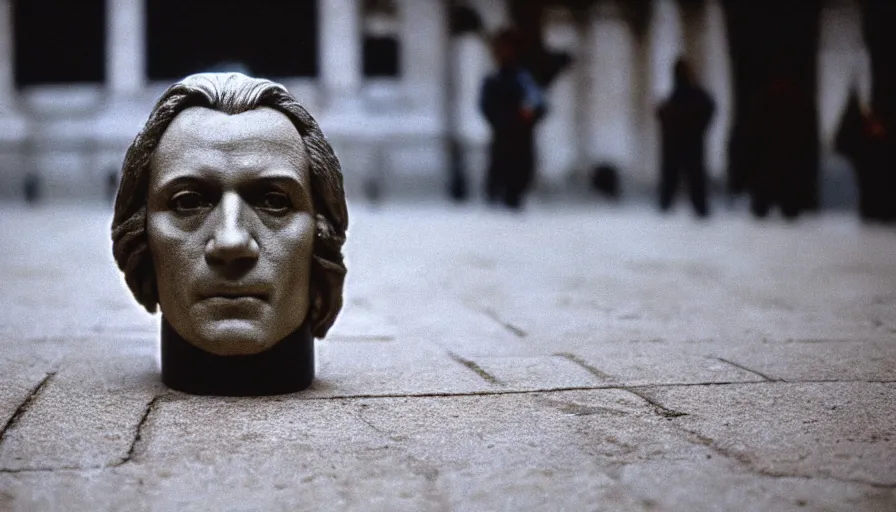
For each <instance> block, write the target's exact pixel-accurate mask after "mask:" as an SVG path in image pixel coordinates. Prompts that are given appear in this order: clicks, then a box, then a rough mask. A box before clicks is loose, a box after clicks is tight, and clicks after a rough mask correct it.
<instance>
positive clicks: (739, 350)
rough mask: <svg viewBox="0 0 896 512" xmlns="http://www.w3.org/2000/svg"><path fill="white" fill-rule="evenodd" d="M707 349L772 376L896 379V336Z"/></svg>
mask: <svg viewBox="0 0 896 512" xmlns="http://www.w3.org/2000/svg"><path fill="white" fill-rule="evenodd" d="M704 350H705V352H706V353H708V354H712V355H714V356H717V357H721V358H723V359H725V360H727V361H731V362H732V363H735V364H739V365H741V366H743V367H745V368H749V369H751V370H753V371H755V372H759V373H761V374H763V375H765V376H767V377H768V378H770V379H777V380H786V381H811V380H831V381H836V380H841V381H850V380H856V381H863V380H864V381H896V336H893V337H888V336H881V337H878V338H873V339H869V340H864V341H856V340H834V339H821V340H787V341H779V342H773V341H768V340H766V341H765V342H758V343H757V342H753V343H740V344H714V345H713V346H707V347H706V348H705V349H704Z"/></svg>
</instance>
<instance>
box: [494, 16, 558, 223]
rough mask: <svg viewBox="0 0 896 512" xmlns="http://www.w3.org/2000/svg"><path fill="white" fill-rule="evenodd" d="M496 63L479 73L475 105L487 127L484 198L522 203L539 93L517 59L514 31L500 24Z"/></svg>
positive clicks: (541, 110)
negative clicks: (488, 152) (487, 71)
mask: <svg viewBox="0 0 896 512" xmlns="http://www.w3.org/2000/svg"><path fill="white" fill-rule="evenodd" d="M492 52H493V55H494V58H495V63H496V64H497V67H498V69H497V70H496V71H495V72H494V73H492V74H491V75H489V76H488V77H486V78H485V80H484V82H483V84H482V90H481V94H480V109H481V111H482V114H483V115H484V116H485V118H486V120H487V121H488V123H489V125H490V127H491V130H492V141H491V147H490V150H491V155H490V161H489V167H488V171H487V174H486V184H485V194H486V198H487V199H488V201H489V202H490V203H497V202H501V203H503V204H504V205H506V206H507V207H509V208H512V209H518V208H520V207H521V206H522V203H523V199H524V196H525V194H526V192H527V191H528V189H529V186H530V185H531V183H532V178H533V176H534V171H535V143H534V129H535V124H536V123H537V122H538V121H539V120H540V119H541V118H542V117H544V114H545V111H546V107H545V102H544V94H543V92H542V90H541V88H540V87H539V86H538V84H537V83H536V82H535V79H534V78H533V77H532V74H531V73H530V72H529V71H528V70H527V69H526V68H524V67H523V66H522V65H521V64H520V38H519V34H518V33H517V32H516V31H514V30H512V29H506V30H503V31H501V32H500V33H499V34H498V35H497V36H496V37H495V38H494V41H493V43H492Z"/></svg>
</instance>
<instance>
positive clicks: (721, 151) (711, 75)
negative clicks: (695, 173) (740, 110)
mask: <svg viewBox="0 0 896 512" xmlns="http://www.w3.org/2000/svg"><path fill="white" fill-rule="evenodd" d="M703 15H704V19H705V21H704V23H703V25H704V26H705V27H706V31H705V34H704V37H703V52H702V53H703V59H704V60H703V66H702V76H701V80H702V83H703V86H704V87H706V89H707V90H708V91H709V93H710V94H711V95H712V97H713V100H715V102H716V114H715V117H714V118H713V120H712V125H711V126H710V127H709V134H708V135H707V141H706V165H707V167H708V169H707V170H708V172H709V174H710V176H712V177H714V178H722V177H723V176H725V169H726V168H727V167H728V135H729V134H730V133H731V120H732V114H731V108H732V97H733V92H732V87H733V84H732V81H731V54H730V53H729V52H728V34H727V28H726V25H725V12H724V10H723V8H722V4H721V2H720V1H719V0H707V3H706V10H705V11H704V13H703Z"/></svg>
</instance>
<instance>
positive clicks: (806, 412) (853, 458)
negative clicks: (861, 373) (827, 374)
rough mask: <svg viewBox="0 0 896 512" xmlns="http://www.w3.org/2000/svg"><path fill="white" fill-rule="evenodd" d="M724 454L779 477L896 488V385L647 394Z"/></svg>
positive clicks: (740, 387)
mask: <svg viewBox="0 0 896 512" xmlns="http://www.w3.org/2000/svg"><path fill="white" fill-rule="evenodd" d="M642 392H644V393H646V394H647V395H649V396H650V397H652V398H653V399H654V400H656V401H657V402H658V403H660V404H662V405H663V406H664V407H667V408H669V409H671V410H674V411H677V412H679V413H683V414H684V415H683V416H681V417H678V418H676V419H675V422H676V424H677V425H679V426H681V428H683V429H684V430H686V431H689V432H692V433H693V434H694V435H695V436H697V438H698V439H699V440H700V442H702V443H704V444H706V445H707V446H709V447H711V448H712V449H713V450H715V451H716V452H717V453H719V454H723V455H725V456H728V457H732V458H734V459H737V460H739V461H741V462H743V463H744V464H746V465H747V466H749V467H750V468H752V469H753V470H754V471H757V472H761V473H763V474H767V475H772V476H790V477H799V478H813V477H822V478H832V479H837V480H841V481H844V482H859V483H863V484H867V485H871V486H875V487H879V488H887V489H894V488H896V422H894V421H893V418H894V404H896V384H879V383H856V382H837V383H799V384H794V383H761V384H736V385H730V386H721V387H717V386H679V387H662V388H655V389H649V390H646V391H645V390H642Z"/></svg>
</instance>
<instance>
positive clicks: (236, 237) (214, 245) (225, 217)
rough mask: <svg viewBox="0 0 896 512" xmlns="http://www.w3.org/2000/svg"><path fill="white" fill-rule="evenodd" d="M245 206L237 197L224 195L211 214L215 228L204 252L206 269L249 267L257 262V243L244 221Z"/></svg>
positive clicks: (247, 222)
mask: <svg viewBox="0 0 896 512" xmlns="http://www.w3.org/2000/svg"><path fill="white" fill-rule="evenodd" d="M247 208H248V205H245V204H243V201H242V199H241V198H240V197H239V195H237V194H230V193H225V194H224V195H223V196H222V197H221V201H220V203H218V206H217V210H218V211H217V212H215V219H214V221H215V222H216V225H215V227H214V232H213V233H212V236H211V238H209V241H208V243H207V244H206V248H205V259H206V261H207V262H208V263H209V265H225V266H230V265H233V264H240V265H248V266H251V265H253V264H254V263H255V261H256V260H258V253H259V247H258V242H257V241H256V240H255V237H254V236H253V235H252V231H251V229H250V226H249V223H250V222H251V221H250V219H248V218H246V213H247V212H246V211H245V210H246V209H247Z"/></svg>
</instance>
